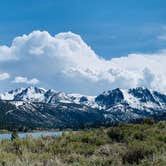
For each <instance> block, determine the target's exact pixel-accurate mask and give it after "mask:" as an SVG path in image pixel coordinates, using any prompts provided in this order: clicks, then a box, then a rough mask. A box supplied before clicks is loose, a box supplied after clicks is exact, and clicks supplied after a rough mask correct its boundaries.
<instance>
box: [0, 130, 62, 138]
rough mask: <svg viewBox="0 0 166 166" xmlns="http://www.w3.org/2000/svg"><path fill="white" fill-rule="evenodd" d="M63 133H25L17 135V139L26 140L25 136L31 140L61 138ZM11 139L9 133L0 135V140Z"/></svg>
mask: <svg viewBox="0 0 166 166" xmlns="http://www.w3.org/2000/svg"><path fill="white" fill-rule="evenodd" d="M63 133H64V132H62V131H57V132H49V131H48V132H47V131H42V132H34V133H33V132H27V133H22V132H21V133H18V136H19V138H26V137H27V136H31V137H32V138H39V137H42V136H61V135H62V134H63ZM10 138H11V133H7V134H0V140H3V139H10Z"/></svg>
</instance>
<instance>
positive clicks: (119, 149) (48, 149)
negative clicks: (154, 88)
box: [0, 122, 166, 166]
mask: <svg viewBox="0 0 166 166" xmlns="http://www.w3.org/2000/svg"><path fill="white" fill-rule="evenodd" d="M0 164H1V165H3V166H8V165H9V166H13V165H16V166H17V165H18V166H38V165H39V166H40V165H41V166H54V165H55V166H63V165H64V166H110V165H113V166H125V165H126V166H128V165H141V166H151V165H155V166H165V165H166V122H158V123H156V124H155V123H153V124H150V123H144V124H121V125H119V126H116V127H109V128H104V127H102V128H98V129H87V130H83V131H78V132H71V133H68V134H66V135H64V136H60V137H43V138H38V139H33V138H30V137H27V138H25V139H16V140H14V141H9V140H2V141H0Z"/></svg>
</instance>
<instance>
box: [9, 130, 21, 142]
mask: <svg viewBox="0 0 166 166" xmlns="http://www.w3.org/2000/svg"><path fill="white" fill-rule="evenodd" d="M18 138H19V137H18V132H17V130H13V132H12V135H11V140H12V141H13V140H15V139H18Z"/></svg>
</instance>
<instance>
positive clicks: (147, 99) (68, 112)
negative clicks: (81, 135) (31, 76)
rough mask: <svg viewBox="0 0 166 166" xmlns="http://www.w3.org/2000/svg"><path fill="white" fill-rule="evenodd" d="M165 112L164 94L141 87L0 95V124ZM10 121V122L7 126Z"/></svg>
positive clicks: (66, 123)
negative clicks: (84, 92)
mask: <svg viewBox="0 0 166 166" xmlns="http://www.w3.org/2000/svg"><path fill="white" fill-rule="evenodd" d="M165 113H166V95H165V94H162V93H160V92H157V91H153V90H149V89H147V88H143V87H137V88H133V89H128V90H127V89H119V88H117V89H113V90H109V91H106V92H103V93H101V94H99V95H97V96H87V95H81V94H67V93H64V92H58V91H55V90H52V89H49V90H46V89H43V88H38V87H28V88H19V89H15V90H12V91H9V92H6V93H3V94H0V115H1V118H0V123H1V124H2V126H4V125H3V124H5V125H7V126H11V124H13V125H15V126H17V125H18V126H29V125H28V123H29V124H30V126H35V127H42V128H45V127H48V128H49V127H50V128H56V127H76V126H80V125H84V124H87V123H88V124H95V123H117V122H129V121H133V120H136V119H141V118H144V117H152V116H155V117H157V116H158V115H160V116H161V115H162V114H163V115H165ZM9 124H10V125H9Z"/></svg>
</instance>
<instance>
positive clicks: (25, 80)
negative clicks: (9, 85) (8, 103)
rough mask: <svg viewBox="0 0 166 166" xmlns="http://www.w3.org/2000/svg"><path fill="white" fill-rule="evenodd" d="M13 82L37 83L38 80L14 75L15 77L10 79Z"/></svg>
mask: <svg viewBox="0 0 166 166" xmlns="http://www.w3.org/2000/svg"><path fill="white" fill-rule="evenodd" d="M12 82H13V83H24V84H33V85H35V84H38V83H39V80H38V79H36V78H33V79H28V78H27V77H21V76H17V77H15V79H14V80H13V81H12Z"/></svg>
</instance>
